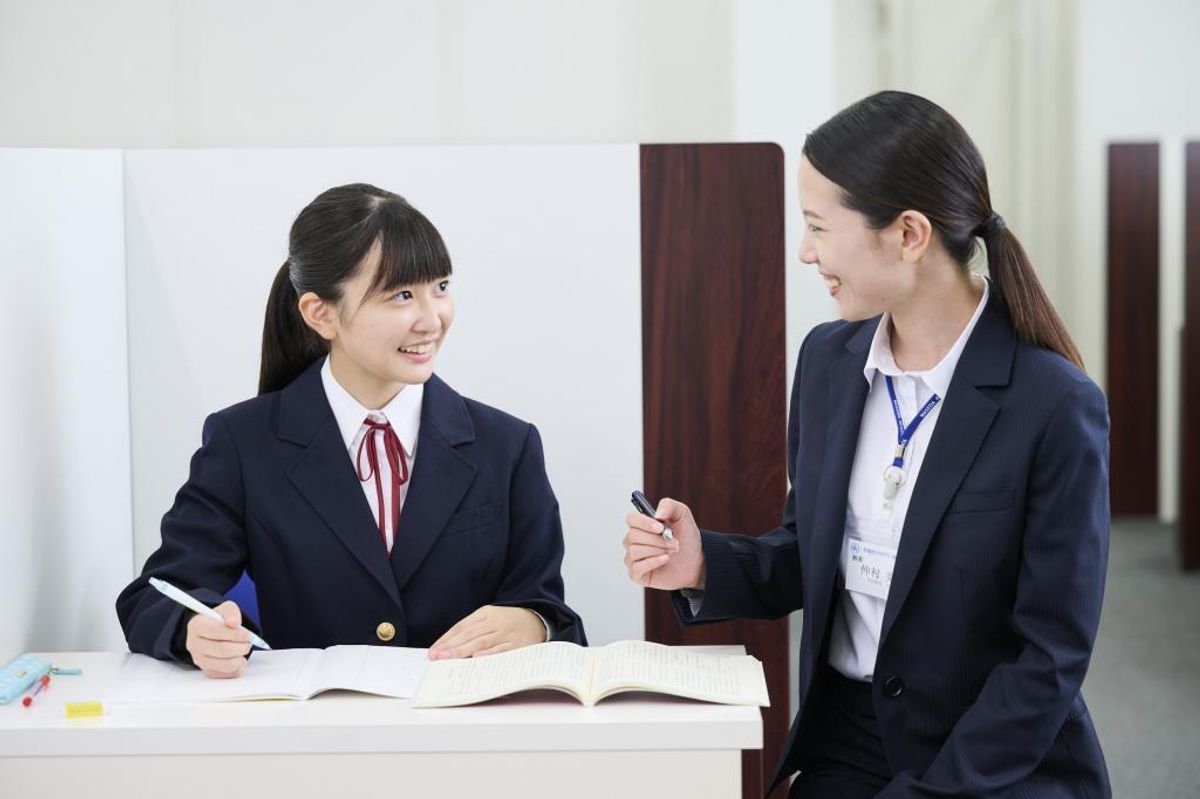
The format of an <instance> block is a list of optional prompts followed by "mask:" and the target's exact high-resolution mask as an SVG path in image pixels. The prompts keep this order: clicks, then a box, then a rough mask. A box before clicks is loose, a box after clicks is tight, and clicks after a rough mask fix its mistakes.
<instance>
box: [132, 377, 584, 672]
mask: <svg viewBox="0 0 1200 799" xmlns="http://www.w3.org/2000/svg"><path fill="white" fill-rule="evenodd" d="M320 368H321V361H318V362H317V363H315V364H313V365H312V366H311V367H309V368H308V369H307V370H306V371H305V372H304V373H303V374H301V375H300V377H298V378H296V380H295V381H293V382H292V383H291V384H290V385H288V386H287V387H286V388H284V389H283V390H282V391H277V392H272V393H270V394H264V395H262V396H259V397H256V398H254V399H251V400H247V401H245V402H242V403H239V404H237V405H234V406H232V407H230V408H226V409H225V410H222V411H219V412H217V413H214V414H212V415H211V416H210V417H209V418H208V419H207V420H206V421H205V424H204V433H203V443H202V445H201V447H200V449H199V450H198V451H197V452H196V454H195V455H194V456H193V457H192V464H191V474H190V476H189V478H188V481H187V483H186V484H185V485H184V486H183V488H181V489H180V491H179V493H178V494H177V495H176V497H175V504H174V506H173V507H172V508H171V510H170V511H168V512H167V514H166V515H165V516H164V517H163V521H162V546H160V547H159V548H158V550H157V551H155V552H154V554H152V555H151V556H150V558H149V559H148V560H147V561H146V565H145V568H144V569H143V571H142V574H141V576H140V577H138V578H137V579H136V580H134V581H133V582H132V583H131V584H130V585H129V586H128V587H126V588H125V590H124V591H122V592H121V595H120V596H119V597H118V598H117V615H118V617H119V618H120V621H121V626H122V628H123V629H124V630H125V637H126V640H127V641H128V643H129V648H130V649H131V650H132V651H134V652H142V653H144V654H147V655H152V656H154V657H157V658H161V659H170V658H174V659H176V660H181V661H183V662H185V663H189V664H190V662H191V658H190V656H189V655H188V653H187V652H186V650H185V649H183V647H182V644H183V641H184V637H185V636H184V634H183V624H182V621H183V618H184V615H183V608H181V607H180V606H178V605H177V604H176V603H174V602H172V601H171V600H169V599H167V598H166V597H164V596H162V595H160V594H159V593H158V592H157V591H155V590H154V589H153V588H152V587H151V586H150V585H149V583H148V582H147V581H148V579H149V578H150V577H160V578H162V579H164V580H167V581H168V582H172V583H174V584H175V585H177V586H179V587H180V588H181V589H183V590H185V591H187V592H188V593H190V594H192V595H193V596H195V597H196V598H197V599H200V600H201V601H203V602H205V603H207V604H209V605H214V606H215V605H217V604H219V603H220V602H222V601H223V594H224V593H225V592H226V591H228V590H229V588H230V587H231V586H233V585H234V583H236V582H237V581H238V579H239V577H240V576H241V573H242V570H243V569H246V570H247V571H248V572H249V573H250V576H251V577H252V578H253V579H254V582H255V586H256V589H257V594H258V604H259V622H260V625H259V626H260V630H259V631H260V632H261V633H262V635H263V637H264V638H265V639H266V640H267V642H268V643H270V644H271V646H272V647H275V648H292V647H326V646H332V645H334V644H376V645H378V644H381V643H385V642H383V641H381V640H380V638H379V637H378V636H377V633H376V628H377V627H378V626H379V625H380V624H381V623H383V622H388V623H390V624H392V625H393V626H394V627H395V637H394V638H392V639H391V640H390V641H387V642H386V643H387V644H388V645H391V646H410V647H427V646H429V645H430V644H432V643H433V642H434V641H436V640H437V639H438V638H439V637H440V636H441V635H442V634H443V633H444V632H446V630H448V629H449V628H450V627H451V626H452V625H453V624H454V623H455V622H457V621H458V620H459V619H461V618H463V617H464V616H466V615H468V614H470V613H471V612H473V611H475V610H476V609H478V608H479V607H481V606H483V605H510V606H520V607H526V608H530V609H531V610H535V611H537V612H538V613H540V614H542V616H544V617H545V618H546V620H547V621H548V622H549V623H550V625H551V628H552V630H553V631H554V634H555V635H554V637H555V640H566V641H574V642H576V643H579V644H586V638H585V636H584V631H583V623H582V621H581V620H580V618H579V616H578V615H576V614H575V612H574V611H572V610H571V609H570V608H569V607H567V605H566V603H565V602H564V601H563V582H562V577H561V574H560V567H561V564H562V558H563V537H562V524H561V522H560V520H559V513H558V502H557V501H556V500H555V497H554V493H553V491H552V490H551V488H550V482H549V480H548V479H547V477H546V470H545V465H544V462H543V456H542V444H541V439H540V438H539V436H538V433H537V430H536V429H535V428H534V427H533V426H532V425H530V424H527V423H525V422H522V421H520V420H518V419H515V418H513V417H511V416H509V415H507V414H505V413H502V412H501V411H498V410H496V409H494V408H490V407H488V406H486V405H483V404H481V403H478V402H475V401H473V400H470V399H467V398H465V397H462V396H460V395H459V394H458V393H457V392H455V391H454V389H452V388H450V386H448V385H446V383H444V382H442V381H441V380H440V379H439V378H438V377H437V376H436V375H435V376H433V377H432V378H431V379H430V380H429V382H427V383H426V384H425V396H424V400H423V403H422V408H421V429H420V443H419V445H418V450H419V451H418V453H417V457H416V459H415V461H414V464H413V472H412V477H411V481H412V482H411V483H410V485H409V490H408V496H407V497H406V499H405V502H404V506H403V508H402V509H401V514H400V522H399V525H398V530H397V533H396V536H395V542H394V544H393V547H392V553H391V556H390V557H389V556H388V553H387V551H386V549H385V548H384V546H383V542H382V541H381V540H380V537H379V527H378V523H377V522H376V520H375V518H374V516H373V515H372V513H371V509H370V506H369V505H368V504H367V500H366V497H365V496H364V495H363V491H362V487H361V485H360V483H359V480H358V477H357V475H356V474H355V471H354V465H353V463H352V461H351V459H350V457H349V456H348V454H347V452H346V446H345V442H344V441H343V440H342V437H341V434H340V433H339V432H338V426H337V422H336V421H335V419H334V416H333V411H332V409H331V408H330V407H329V402H328V400H327V399H326V397H325V390H324V387H323V386H322V384H321V373H320Z"/></svg>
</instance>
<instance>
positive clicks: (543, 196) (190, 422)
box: [126, 145, 643, 643]
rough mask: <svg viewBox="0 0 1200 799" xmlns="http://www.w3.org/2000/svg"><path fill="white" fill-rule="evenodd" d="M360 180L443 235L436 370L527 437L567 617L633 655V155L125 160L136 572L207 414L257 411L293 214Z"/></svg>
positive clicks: (636, 372)
mask: <svg viewBox="0 0 1200 799" xmlns="http://www.w3.org/2000/svg"><path fill="white" fill-rule="evenodd" d="M356 181H365V182H370V183H374V184H376V185H379V186H381V187H383V188H386V189H389V190H391V191H395V192H397V193H400V194H402V195H404V196H405V197H407V198H408V200H409V201H410V202H412V203H413V205H415V206H416V207H418V208H420V209H421V210H422V211H423V212H424V213H425V214H426V215H427V216H429V218H430V219H431V220H432V221H433V223H434V224H435V225H437V227H438V228H439V230H440V231H441V232H442V235H443V237H444V238H445V240H446V244H447V247H448V248H449V250H450V255H451V258H452V259H453V261H454V271H455V279H454V292H455V295H456V298H457V305H458V315H457V320H456V322H455V326H454V329H453V330H452V331H451V333H450V335H449V337H448V339H447V344H446V348H445V350H444V352H443V354H442V355H441V356H440V361H439V366H438V372H439V374H441V375H442V377H443V378H445V379H446V380H447V381H448V382H449V383H450V384H451V385H453V386H454V387H455V388H457V389H458V390H459V391H461V392H462V393H464V394H466V395H467V396H470V397H473V398H475V399H478V400H480V401H482V402H485V403H488V404H491V405H495V406H497V407H500V408H502V409H504V410H506V411H508V412H510V413H513V414H515V415H517V416H520V417H522V418H524V419H527V420H529V421H532V422H534V423H535V424H536V425H537V426H538V428H539V429H540V430H541V432H542V436H543V440H544V442H545V446H546V460H547V468H548V470H549V473H550V479H551V481H552V483H553V485H554V488H555V491H556V493H557V494H558V498H559V501H560V504H561V506H562V516H563V523H564V528H565V534H566V543H567V557H566V563H565V566H564V578H565V580H566V585H567V600H568V602H570V603H571V605H572V606H573V607H575V608H576V610H578V611H579V612H580V613H581V614H582V615H583V618H584V621H585V624H586V626H587V630H588V633H589V636H590V638H591V640H592V641H593V642H594V643H605V642H608V641H612V640H616V639H618V638H640V637H641V636H642V631H643V618H642V598H641V589H639V588H637V587H636V586H635V585H633V584H632V583H631V582H629V580H628V579H627V578H626V577H625V574H624V569H623V567H622V565H621V546H620V539H621V535H622V533H623V527H622V524H621V519H622V517H623V516H624V514H625V511H626V508H627V507H628V496H629V491H630V490H631V489H632V488H634V487H637V486H638V485H640V483H641V479H642V454H641V453H642V410H641V409H642V396H641V394H642V391H641V387H642V377H641V300H640V295H641V254H640V253H641V243H640V242H641V238H640V227H639V226H640V214H639V187H638V148H637V146H636V145H621V146H594V147H536V148H535V147H420V148H419V147H407V148H379V149H355V150H349V149H316V150H314V149H292V150H286V149H279V150H184V151H179V150H175V151H141V152H128V153H126V212H127V220H126V226H127V229H126V234H127V251H128V265H129V275H128V280H129V325H130V361H131V363H130V372H131V384H130V386H131V387H130V393H131V403H132V409H133V414H132V418H133V454H134V463H133V465H134V503H135V504H134V508H135V511H134V520H135V531H136V536H135V542H136V545H135V550H136V561H137V564H138V566H139V567H140V565H141V563H142V562H143V561H144V560H145V558H146V557H147V556H148V555H149V554H150V552H151V551H152V550H153V549H154V547H155V546H157V543H158V535H159V534H158V523H159V519H160V517H161V515H162V513H163V512H164V511H165V510H166V509H167V508H168V507H169V506H170V504H171V501H172V498H173V496H174V493H175V491H176V490H177V489H178V487H179V486H180V485H181V484H182V482H183V480H184V479H185V478H186V475H187V466H188V459H189V457H190V455H191V453H192V452H193V451H194V449H195V448H196V447H197V446H198V444H199V436H200V426H201V423H202V421H203V418H204V416H205V415H206V414H207V413H209V412H211V411H213V410H216V409H219V408H221V407H224V406H226V405H229V404H231V403H233V402H236V401H238V400H241V399H244V398H246V397H249V396H252V395H253V394H254V393H255V387H256V380H257V370H258V361H259V347H260V336H261V327H262V317H263V310H264V307H265V304H266V297H267V290H268V287H269V285H270V283H271V280H272V278H273V277H274V275H275V272H276V270H277V269H278V268H279V266H280V265H281V264H282V262H283V260H284V258H285V256H286V247H287V233H288V229H289V227H290V225H291V222H292V220H293V218H294V217H295V215H296V214H297V213H298V212H299V210H300V209H301V208H302V207H303V206H304V205H305V204H306V203H307V202H309V201H310V200H311V199H312V198H313V197H314V196H316V195H317V194H318V193H319V192H320V191H322V190H324V189H326V188H328V187H330V186H334V185H338V184H342V183H349V182H356Z"/></svg>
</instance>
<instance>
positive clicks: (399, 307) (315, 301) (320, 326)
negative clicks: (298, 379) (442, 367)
mask: <svg viewBox="0 0 1200 799" xmlns="http://www.w3.org/2000/svg"><path fill="white" fill-rule="evenodd" d="M379 259H380V246H379V245H378V243H377V244H376V245H375V246H373V247H372V248H371V250H370V251H369V252H368V253H367V256H366V257H365V258H364V259H363V261H362V263H361V264H360V265H359V267H358V269H356V270H355V272H354V274H353V275H352V277H351V278H350V280H348V281H346V283H345V284H343V286H342V298H341V299H340V300H338V301H337V302H329V301H326V300H322V299H320V298H319V297H317V296H316V295H315V294H306V295H305V296H304V297H301V298H300V307H301V313H302V314H303V315H304V317H305V320H306V321H308V323H309V326H310V327H312V328H313V329H314V330H316V331H317V333H319V334H320V335H321V336H322V338H324V339H326V340H327V341H328V342H329V347H330V360H331V363H330V367H331V368H332V370H333V373H334V376H335V377H336V378H337V379H338V382H339V383H341V384H342V386H343V387H344V388H345V389H346V390H347V391H349V392H350V393H351V394H352V395H353V396H354V397H355V398H356V399H357V400H358V401H359V402H361V403H362V404H363V405H365V406H366V407H368V408H372V409H374V408H380V407H382V406H383V405H386V404H387V403H388V402H389V401H390V400H391V399H392V397H394V396H396V394H397V393H399V392H400V390H401V389H403V388H404V386H406V385H415V384H417V383H424V382H425V381H427V380H428V379H429V378H430V377H431V376H432V375H433V368H434V362H435V360H436V358H437V353H438V351H439V350H440V349H441V346H442V342H443V341H444V340H445V338H446V333H447V331H449V329H450V325H451V324H452V323H453V322H454V298H453V297H452V296H451V294H450V278H449V277H444V278H439V279H436V280H432V281H429V282H426V283H419V284H415V285H411V286H401V287H400V288H395V289H385V290H383V291H373V290H372V284H373V282H374V280H375V275H376V270H377V269H378V266H379Z"/></svg>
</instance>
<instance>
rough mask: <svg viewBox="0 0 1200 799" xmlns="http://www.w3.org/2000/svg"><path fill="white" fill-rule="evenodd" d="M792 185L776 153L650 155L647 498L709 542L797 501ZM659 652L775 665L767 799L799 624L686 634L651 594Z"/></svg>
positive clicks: (759, 525)
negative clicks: (706, 652)
mask: <svg viewBox="0 0 1200 799" xmlns="http://www.w3.org/2000/svg"><path fill="white" fill-rule="evenodd" d="M783 180H784V175H783V153H782V151H781V150H780V149H779V147H778V146H776V145H773V144H713V145H647V146H643V147H642V150H641V192H642V352H643V361H642V363H643V366H642V369H643V417H644V424H645V429H644V437H643V440H644V442H645V480H646V486H645V489H646V493H647V494H648V495H649V496H650V497H651V499H652V501H657V500H658V498H660V497H663V496H670V497H674V498H676V499H679V500H681V501H684V502H686V503H687V504H688V505H689V506H690V507H691V509H692V511H693V513H694V514H695V517H696V519H697V520H698V522H699V523H700V524H701V525H702V526H704V527H705V528H708V529H714V530H730V531H738V532H746V533H750V534H759V533H762V532H767V531H769V530H771V529H773V528H775V527H777V526H778V524H779V520H780V518H781V515H782V509H783V503H784V500H785V497H786V492H787V471H786V457H787V455H786V424H787V420H786V415H787V408H786V405H787V402H786V399H787V388H786V386H785V381H786V373H787V353H786V352H785V349H786V341H785V335H784V329H785V328H784V260H785V256H784V223H783V219H784V207H783V197H784V191H783V189H784V184H783ZM646 638H647V640H652V641H659V642H662V643H668V644H730V643H738V644H745V646H746V648H747V650H748V651H749V652H750V653H751V654H753V655H755V656H756V657H758V658H759V659H760V660H762V662H763V665H764V667H765V669H766V673H767V684H768V688H769V690H770V694H771V707H770V708H768V709H766V710H765V711H764V736H765V737H764V748H763V752H762V755H761V757H756V756H755V755H754V754H753V753H747V755H746V758H745V760H744V762H743V795H744V796H745V797H746V798H747V799H750V798H751V797H753V798H754V799H758V798H759V797H761V796H762V791H763V787H764V782H763V780H764V779H766V778H769V776H770V773H771V771H772V770H773V768H774V766H775V762H776V759H777V757H778V755H779V751H780V749H781V747H782V746H783V743H784V741H785V739H786V736H787V729H788V723H789V721H790V719H789V707H790V701H789V696H788V692H789V686H790V684H791V680H790V675H791V663H790V660H789V657H788V654H789V646H788V627H787V621H786V619H781V620H778V621H737V622H725V623H721V624H714V625H705V626H701V627H691V628H688V629H681V627H680V625H679V622H678V621H677V619H676V618H675V614H674V612H673V611H672V609H671V607H670V604H669V601H668V597H667V596H666V595H665V594H663V593H662V592H660V591H652V590H651V591H647V592H646Z"/></svg>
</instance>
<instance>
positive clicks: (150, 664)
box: [109, 646, 428, 702]
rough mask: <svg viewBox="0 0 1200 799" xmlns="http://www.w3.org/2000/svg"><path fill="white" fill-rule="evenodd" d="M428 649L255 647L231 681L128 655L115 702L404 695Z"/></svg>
mask: <svg viewBox="0 0 1200 799" xmlns="http://www.w3.org/2000/svg"><path fill="white" fill-rule="evenodd" d="M427 653H428V650H425V649H405V648H401V647H387V646H331V647H329V648H328V649H273V650H271V651H267V652H257V651H256V652H255V653H254V654H253V655H252V656H251V657H250V660H249V662H247V663H246V670H245V671H244V672H242V674H241V675H240V676H239V677H236V678H234V679H231V680H215V679H212V678H211V677H205V676H204V675H203V674H202V673H201V672H200V671H199V670H198V669H193V668H189V667H187V666H180V665H178V664H176V663H170V662H167V661H162V660H155V659H154V658H151V657H147V656H145V655H130V656H129V660H128V661H127V662H126V663H125V666H124V668H123V669H122V670H121V673H120V677H119V679H118V682H117V684H116V689H115V691H114V692H113V694H112V695H111V696H110V697H109V699H110V701H114V702H221V701H234V700H244V699H308V698H310V697H312V696H315V695H316V694H319V693H321V692H322V691H331V690H335V689H341V690H347V691H362V692H363V693H368V694H379V695H380V696H391V697H396V698H408V697H411V696H412V695H413V693H415V691H416V687H417V683H419V682H420V681H421V675H422V674H423V673H424V671H425V666H426V664H427V663H428V654H427Z"/></svg>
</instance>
